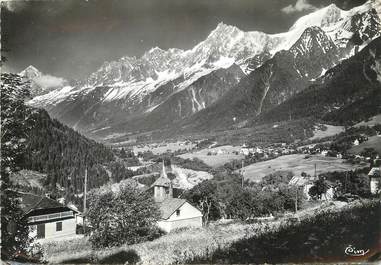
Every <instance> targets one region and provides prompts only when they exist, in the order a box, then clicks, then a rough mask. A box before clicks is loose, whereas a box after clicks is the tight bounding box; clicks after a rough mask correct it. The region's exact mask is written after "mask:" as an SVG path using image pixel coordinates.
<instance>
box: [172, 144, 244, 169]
mask: <svg viewBox="0 0 381 265" xmlns="http://www.w3.org/2000/svg"><path fill="white" fill-rule="evenodd" d="M240 150H241V147H240V146H231V145H224V146H218V147H213V148H205V149H202V150H199V151H196V152H189V153H186V154H182V155H179V157H181V158H184V159H187V158H188V159H193V158H198V159H201V160H202V161H204V163H205V164H207V165H208V166H211V167H214V168H216V167H219V166H223V165H224V164H226V163H228V162H231V161H233V160H236V159H238V160H239V159H243V158H245V156H244V155H243V154H241V153H239V152H240ZM236 152H238V154H236ZM208 153H209V154H211V155H208Z"/></svg>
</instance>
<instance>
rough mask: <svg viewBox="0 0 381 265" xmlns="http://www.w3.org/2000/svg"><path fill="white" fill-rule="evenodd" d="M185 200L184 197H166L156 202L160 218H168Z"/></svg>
mask: <svg viewBox="0 0 381 265" xmlns="http://www.w3.org/2000/svg"><path fill="white" fill-rule="evenodd" d="M186 202H187V201H186V200H184V199H178V198H167V199H165V200H164V201H162V202H159V203H157V204H158V206H159V209H160V212H161V218H163V219H168V218H169V217H171V215H172V214H173V213H174V212H175V211H176V210H177V209H179V208H180V207H181V206H182V205H183V204H184V203H186Z"/></svg>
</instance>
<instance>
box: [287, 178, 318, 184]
mask: <svg viewBox="0 0 381 265" xmlns="http://www.w3.org/2000/svg"><path fill="white" fill-rule="evenodd" d="M311 183H313V181H312V179H310V178H305V177H302V176H293V177H292V178H291V179H290V181H289V182H288V184H289V185H298V186H304V185H307V184H311Z"/></svg>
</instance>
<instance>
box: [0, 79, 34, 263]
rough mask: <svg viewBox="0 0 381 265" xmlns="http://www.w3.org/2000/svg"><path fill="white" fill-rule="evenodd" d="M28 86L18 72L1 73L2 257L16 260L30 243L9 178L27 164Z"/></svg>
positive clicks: (24, 221)
mask: <svg viewBox="0 0 381 265" xmlns="http://www.w3.org/2000/svg"><path fill="white" fill-rule="evenodd" d="M28 95H29V92H28V85H27V84H25V83H23V82H22V80H21V78H20V77H19V76H18V75H15V74H1V97H0V99H1V101H0V107H1V172H0V174H1V181H0V183H1V258H2V259H12V258H13V257H15V256H16V255H17V254H19V253H20V252H24V251H25V250H26V248H27V247H28V245H29V239H28V233H29V230H28V226H27V224H26V220H25V219H24V218H23V212H22V210H21V208H20V205H19V201H18V199H17V196H16V192H15V191H14V189H13V187H12V183H11V182H10V180H9V176H10V174H11V173H14V172H16V171H18V170H20V168H21V167H22V165H23V158H24V153H25V144H26V138H27V132H28V129H27V128H28V115H27V113H28V111H27V107H26V106H25V104H24V100H25V99H26V98H27V97H28Z"/></svg>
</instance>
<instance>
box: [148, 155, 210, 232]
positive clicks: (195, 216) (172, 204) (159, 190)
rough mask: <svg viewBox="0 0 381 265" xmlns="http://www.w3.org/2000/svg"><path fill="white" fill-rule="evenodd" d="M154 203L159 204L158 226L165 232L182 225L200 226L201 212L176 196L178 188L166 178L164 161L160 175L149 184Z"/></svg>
mask: <svg viewBox="0 0 381 265" xmlns="http://www.w3.org/2000/svg"><path fill="white" fill-rule="evenodd" d="M149 190H151V191H153V197H154V200H155V203H157V205H158V206H159V209H160V212H161V219H160V220H159V221H158V226H159V227H160V228H161V229H163V230H164V231H166V232H170V231H172V230H174V229H177V228H182V227H201V226H202V213H201V211H200V210H199V209H198V208H196V207H195V206H193V205H191V204H190V203H189V202H188V201H186V200H184V199H180V198H176V197H177V196H178V195H179V190H178V189H177V188H176V187H174V184H173V182H172V181H171V180H170V179H169V178H168V176H167V173H166V170H165V166H164V162H163V169H162V172H161V175H160V177H159V178H158V179H157V180H156V181H155V182H154V183H153V184H152V185H151V187H150V189H149Z"/></svg>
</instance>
